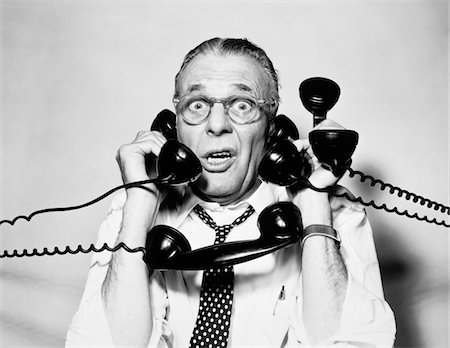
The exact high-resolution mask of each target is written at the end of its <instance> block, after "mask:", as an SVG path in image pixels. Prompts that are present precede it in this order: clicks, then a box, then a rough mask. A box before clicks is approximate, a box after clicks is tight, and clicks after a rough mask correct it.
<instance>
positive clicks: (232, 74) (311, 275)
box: [67, 38, 395, 347]
mask: <svg viewBox="0 0 450 348" xmlns="http://www.w3.org/2000/svg"><path fill="white" fill-rule="evenodd" d="M278 102H279V94H278V79H277V75H276V72H275V69H274V67H273V65H272V62H271V61H270V59H269V58H268V57H267V55H266V54H265V52H264V51H263V50H262V49H260V48H259V47H257V46H255V45H254V44H252V43H251V42H249V41H247V40H241V39H219V38H215V39H211V40H208V41H205V42H203V43H202V44H200V45H199V46H197V47H196V48H195V49H193V50H192V51H191V52H189V53H188V54H187V56H186V57H185V60H184V62H183V64H182V67H181V69H180V71H179V73H178V74H177V76H176V79H175V96H174V105H175V108H176V114H177V132H178V140H179V141H181V142H182V143H184V144H185V145H187V146H188V147H189V148H190V149H191V150H192V151H193V152H194V153H195V154H196V155H197V157H198V158H199V160H200V162H201V165H202V167H203V172H202V174H201V176H200V178H199V179H198V180H197V181H196V182H195V183H194V184H192V185H190V186H188V187H184V188H183V189H182V190H173V189H168V188H165V187H160V186H155V185H148V186H147V188H148V190H143V189H141V188H129V189H127V191H126V193H123V194H121V195H118V196H117V197H116V198H115V199H114V201H113V204H112V209H111V212H110V214H109V215H108V217H107V219H106V220H105V222H104V223H103V224H102V226H101V229H100V236H99V242H100V243H101V244H103V243H104V242H108V243H110V245H112V244H114V243H120V242H123V243H125V244H127V245H128V246H129V247H131V248H134V247H141V246H144V245H145V241H146V237H147V232H148V231H149V230H150V229H151V228H152V227H153V226H154V225H156V224H167V225H170V226H173V227H175V228H177V229H178V230H180V231H181V233H182V234H183V235H184V236H185V237H186V238H187V240H188V241H189V243H190V244H191V247H192V249H196V248H199V247H204V246H208V245H212V244H214V243H222V242H224V241H225V240H226V241H227V242H228V241H241V240H249V239H256V238H258V236H259V230H258V228H257V218H258V215H259V214H260V213H261V211H262V210H263V209H264V208H265V207H266V206H268V205H270V204H272V203H274V202H278V201H287V200H290V201H291V202H293V203H294V204H295V205H296V206H297V207H298V208H299V209H300V211H301V214H302V220H303V225H304V228H305V231H308V237H307V238H304V239H303V242H302V243H301V244H300V243H297V244H295V245H293V246H290V247H287V248H284V249H281V250H278V251H276V252H273V253H271V254H268V255H265V256H263V257H260V258H258V259H255V260H252V261H248V262H245V263H241V264H237V265H234V266H229V267H224V268H222V269H218V270H217V269H216V270H214V269H213V270H207V271H182V270H170V271H159V270H151V271H149V270H148V269H147V266H146V264H145V263H144V262H143V260H142V255H141V254H140V253H129V252H127V251H125V250H123V249H120V250H119V251H117V252H115V253H112V254H111V253H109V252H104V253H103V254H100V255H95V256H94V260H93V263H92V266H91V270H90V273H89V278H88V282H87V286H86V290H85V293H84V295H83V299H82V303H81V306H80V309H79V311H78V312H77V314H76V316H75V318H74V320H73V322H72V325H71V327H70V329H69V333H68V337H67V345H69V346H70V345H85V346H97V345H108V346H113V345H117V346H130V345H133V346H149V347H226V346H228V347H307V346H313V345H318V346H339V347H344V346H345V347H349V346H356V347H360V346H364V347H368V346H377V347H381V346H385V347H388V346H392V344H393V341H394V336H395V323H394V318H393V314H392V312H391V310H390V308H389V305H388V304H387V303H386V302H385V301H384V298H383V290H382V285H381V279H380V273H379V267H378V261H377V257H376V253H375V248H374V243H373V239H372V231H371V228H370V225H369V223H368V221H367V219H366V216H365V212H364V209H363V208H362V207H360V206H359V205H357V204H354V203H351V202H349V201H347V200H345V199H342V198H336V197H331V198H330V197H329V195H328V194H327V193H321V192H316V191H313V190H311V189H303V190H300V191H299V192H290V191H289V190H286V188H283V187H279V186H276V185H272V184H269V183H264V182H261V180H260V179H259V178H258V172H257V169H258V165H259V163H260V161H261V158H262V156H263V154H264V152H265V151H266V150H267V142H268V138H269V136H270V134H271V131H273V125H272V122H271V121H272V120H273V118H274V116H275V114H276V112H277V108H278ZM165 142H166V139H165V138H164V136H163V135H162V134H161V133H159V132H156V131H141V132H139V133H138V134H137V137H136V138H135V139H134V140H133V141H132V142H131V143H130V144H127V145H124V146H122V147H121V148H120V150H119V151H118V156H117V160H118V163H119V165H120V170H121V172H122V177H123V181H124V182H125V183H130V182H134V181H140V180H145V179H148V178H149V176H148V173H147V172H146V166H145V156H146V155H148V154H155V155H158V154H159V152H160V150H161V147H162V146H163V144H164V143H165ZM295 144H296V146H297V148H298V149H299V150H301V149H307V150H309V145H308V144H307V142H306V141H302V140H300V141H296V143H295ZM309 153H310V154H311V155H312V156H313V162H317V160H316V159H315V158H314V155H313V154H312V153H311V151H309ZM338 179H339V178H337V177H335V176H333V174H332V173H331V172H330V171H328V170H326V169H325V168H323V167H321V166H320V164H318V163H316V165H315V169H314V170H313V173H312V174H311V176H310V177H309V180H310V181H311V183H312V184H313V185H314V186H316V187H328V186H332V185H334V184H335V183H336V182H337V181H338ZM233 222H234V223H233ZM232 223H233V224H232ZM229 224H232V226H231V227H230V226H229ZM224 225H228V229H227V231H226V233H225V232H224V229H223V228H221V226H224ZM215 232H218V237H217V238H216V235H215V234H216V233H215ZM315 232H321V233H315ZM338 235H339V236H340V238H339V237H338ZM218 239H220V241H218ZM338 239H340V240H341V243H339V242H337V240H338ZM218 273H219V276H218V275H217V274H218ZM220 274H221V276H220Z"/></svg>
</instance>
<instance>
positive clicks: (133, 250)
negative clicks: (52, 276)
mask: <svg viewBox="0 0 450 348" xmlns="http://www.w3.org/2000/svg"><path fill="white" fill-rule="evenodd" d="M119 249H125V250H126V251H128V252H130V253H138V252H142V253H143V255H144V256H145V248H144V247H137V248H130V247H129V246H127V245H126V244H125V243H122V242H121V243H119V244H117V245H116V246H114V247H110V246H109V245H108V244H107V243H105V244H103V245H102V246H101V247H100V248H97V247H96V246H95V245H94V244H91V245H90V246H89V247H88V248H87V249H84V248H83V247H82V246H81V245H78V247H77V248H76V249H71V248H70V247H69V246H66V247H65V249H64V250H60V249H59V248H58V247H55V248H54V249H53V251H50V250H48V248H44V249H43V250H42V251H38V250H37V249H36V248H34V249H33V251H32V252H29V251H28V250H27V249H23V251H22V252H18V251H17V249H14V251H13V252H12V253H9V252H8V250H4V251H3V253H2V254H0V259H2V258H13V257H31V256H44V255H47V256H53V255H65V254H72V255H74V254H78V253H83V254H88V253H90V252H95V253H100V252H102V251H105V250H108V251H112V252H115V251H117V250H119Z"/></svg>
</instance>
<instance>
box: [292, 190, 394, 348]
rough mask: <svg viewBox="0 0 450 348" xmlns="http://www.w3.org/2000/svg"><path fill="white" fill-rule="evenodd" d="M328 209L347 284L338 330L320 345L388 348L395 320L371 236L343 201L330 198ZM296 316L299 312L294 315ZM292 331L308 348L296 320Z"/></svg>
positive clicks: (360, 215)
mask: <svg viewBox="0 0 450 348" xmlns="http://www.w3.org/2000/svg"><path fill="white" fill-rule="evenodd" d="M331 205H332V208H333V227H334V228H335V229H336V231H338V233H339V234H340V237H341V254H342V256H343V259H344V262H345V265H346V267H347V272H348V283H347V291H346V297H345V300H344V306H343V313H342V318H341V325H340V330H339V331H338V332H337V333H336V334H335V335H333V336H332V337H330V339H329V340H328V341H327V342H324V343H323V344H324V345H325V346H327V347H329V346H332V347H392V346H393V344H394V340H395V331H396V328H395V319H394V314H393V312H392V310H391V308H390V306H389V304H388V303H387V302H386V301H385V299H384V294H383V288H382V283H381V275H380V269H379V264H378V258H377V255H376V250H375V244H374V241H373V232H372V228H371V226H370V223H369V221H368V219H367V216H366V213H365V210H364V208H363V207H362V206H361V205H359V204H354V203H351V202H349V201H347V200H346V199H344V198H337V197H334V198H333V199H332V202H331ZM300 296H301V293H299V294H298V297H299V298H300ZM299 302H300V304H299V307H301V301H299ZM300 313H301V308H300V309H299V310H298V311H297V314H296V315H300ZM293 329H294V331H295V334H296V337H297V340H298V342H301V343H302V344H306V345H308V339H307V335H306V330H305V328H304V326H303V321H302V320H301V319H300V318H296V319H295V320H294V327H293ZM300 346H301V345H300Z"/></svg>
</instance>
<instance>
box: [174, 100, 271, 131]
mask: <svg viewBox="0 0 450 348" xmlns="http://www.w3.org/2000/svg"><path fill="white" fill-rule="evenodd" d="M190 95H191V94H185V95H182V96H181V97H178V98H177V97H174V98H172V102H173V104H174V106H175V109H177V105H178V104H179V103H180V102H181V100H182V99H183V98H186V97H188V96H190ZM193 96H197V97H199V98H203V99H202V100H204V101H206V102H207V103H208V104H209V111H208V113H207V114H206V116H205V117H204V118H203V119H201V120H200V121H199V122H192V121H191V120H189V119H187V118H186V117H185V116H184V114H183V112H180V114H181V117H183V119H184V120H185V121H186V122H187V123H189V124H192V125H199V124H202V123H204V122H205V121H206V120H207V119H208V117H209V115H210V114H211V110H212V108H213V107H214V104H217V103H220V104H222V106H223V108H224V110H225V112H226V114H227V115H228V117H229V118H230V120H231V121H232V122H234V123H236V124H240V125H243V124H249V123H252V121H254V119H255V117H256V115H257V114H258V112H257V111H258V110H256V111H255V115H254V116H252V117H251V118H250V119H249V120H248V121H246V122H237V121H236V120H235V119H233V116H231V115H230V113H229V109H230V106H229V105H227V102H229V101H230V100H231V99H232V98H236V97H243V98H244V97H245V98H248V99H251V100H252V101H254V102H255V104H256V106H257V107H261V106H262V105H265V104H267V103H269V102H268V101H267V100H265V99H258V98H256V97H253V96H251V95H245V96H244V95H242V96H240V95H231V96H229V97H226V98H213V97H208V96H207V95H204V94H199V95H195V94H193ZM271 104H273V102H272V103H270V104H269V105H271Z"/></svg>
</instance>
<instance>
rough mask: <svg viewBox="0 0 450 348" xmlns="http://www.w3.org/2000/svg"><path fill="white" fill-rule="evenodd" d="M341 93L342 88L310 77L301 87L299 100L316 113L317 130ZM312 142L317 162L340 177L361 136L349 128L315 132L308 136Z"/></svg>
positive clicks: (324, 79) (324, 80)
mask: <svg viewBox="0 0 450 348" xmlns="http://www.w3.org/2000/svg"><path fill="white" fill-rule="evenodd" d="M340 93H341V90H340V88H339V85H338V84H337V83H336V82H334V81H332V80H330V79H327V78H324V77H311V78H309V79H306V80H305V81H303V82H302V83H301V84H300V87H299V94H300V99H301V101H302V103H303V105H304V107H305V108H306V109H307V110H308V111H309V112H311V113H312V114H313V118H314V127H316V126H317V125H319V124H320V123H321V122H322V121H323V120H325V119H326V115H327V113H328V111H330V109H331V108H332V107H333V106H334V105H335V104H336V102H337V101H338V99H339V96H340ZM309 142H310V144H311V147H312V150H313V152H314V154H315V155H316V157H317V159H318V160H319V161H320V162H321V163H322V164H323V165H324V166H325V167H326V168H327V169H329V170H331V171H332V172H333V174H334V175H336V176H341V175H342V174H343V173H344V172H345V170H346V169H347V168H348V167H349V165H350V163H351V157H352V155H353V152H354V151H355V148H356V145H357V144H358V133H357V132H355V131H352V130H346V129H332V130H328V129H315V130H313V131H312V132H311V133H309Z"/></svg>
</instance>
